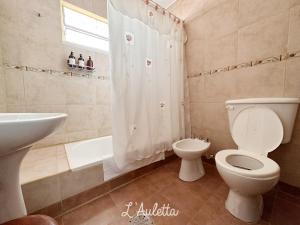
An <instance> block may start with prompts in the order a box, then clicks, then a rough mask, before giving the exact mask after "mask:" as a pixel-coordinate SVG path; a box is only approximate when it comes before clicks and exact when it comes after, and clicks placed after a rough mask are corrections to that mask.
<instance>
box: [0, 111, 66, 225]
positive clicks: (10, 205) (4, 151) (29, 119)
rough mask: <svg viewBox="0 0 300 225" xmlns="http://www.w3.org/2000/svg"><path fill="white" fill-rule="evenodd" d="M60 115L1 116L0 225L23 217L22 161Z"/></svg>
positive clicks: (53, 127)
mask: <svg viewBox="0 0 300 225" xmlns="http://www.w3.org/2000/svg"><path fill="white" fill-rule="evenodd" d="M66 117H67V115H66V114H63V113H0V205H1V210H0V224H1V223H4V222H6V221H8V220H11V219H15V218H18V217H22V216H24V215H26V214H27V213H26V208H25V204H24V200H23V195H22V191H21V187H20V184H19V168H20V164H21V161H22V159H23V158H24V156H25V155H26V153H27V152H28V151H29V149H30V147H31V146H32V144H33V143H35V142H37V141H39V140H41V139H43V138H44V137H46V136H48V135H49V134H51V133H52V132H53V131H54V130H55V129H56V128H57V127H58V126H59V125H60V124H61V123H62V122H63V121H64V120H65V119H66Z"/></svg>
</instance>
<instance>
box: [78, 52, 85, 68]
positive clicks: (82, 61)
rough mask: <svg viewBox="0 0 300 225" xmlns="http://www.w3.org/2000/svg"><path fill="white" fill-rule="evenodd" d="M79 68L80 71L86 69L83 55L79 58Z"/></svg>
mask: <svg viewBox="0 0 300 225" xmlns="http://www.w3.org/2000/svg"><path fill="white" fill-rule="evenodd" d="M78 67H79V68H80V69H83V68H84V59H83V57H82V54H80V55H79V58H78Z"/></svg>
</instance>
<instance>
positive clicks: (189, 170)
mask: <svg viewBox="0 0 300 225" xmlns="http://www.w3.org/2000/svg"><path fill="white" fill-rule="evenodd" d="M172 147H173V150H174V152H175V154H176V155H177V156H178V157H180V158H181V166H180V171H179V178H180V179H181V180H183V181H195V180H198V179H200V178H201V177H202V176H204V174H205V171H204V168H203V165H202V160H201V155H202V154H203V153H205V152H206V151H207V150H208V148H209V147H210V142H208V141H204V140H200V139H197V138H187V139H183V140H180V141H177V142H175V143H173V145H172Z"/></svg>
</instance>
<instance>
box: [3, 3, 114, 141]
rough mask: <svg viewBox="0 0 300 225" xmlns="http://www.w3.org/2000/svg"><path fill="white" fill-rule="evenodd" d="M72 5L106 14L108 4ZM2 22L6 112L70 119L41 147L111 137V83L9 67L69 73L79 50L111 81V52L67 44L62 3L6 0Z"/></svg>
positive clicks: (101, 14) (105, 80) (106, 80)
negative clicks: (68, 63)
mask: <svg viewBox="0 0 300 225" xmlns="http://www.w3.org/2000/svg"><path fill="white" fill-rule="evenodd" d="M69 2H71V3H72V4H74V5H77V6H79V7H82V8H84V9H86V10H89V11H92V12H94V13H96V14H98V15H100V16H104V17H105V16H106V1H105V0H101V1H100V0H69ZM38 13H40V17H39V16H38ZM0 24H1V28H0V29H1V35H0V53H1V54H0V55H1V57H0V63H1V64H0V65H2V66H0V67H2V68H0V110H1V111H2V112H65V113H67V114H68V115H69V117H68V119H67V121H66V123H65V124H64V126H62V127H61V128H60V129H59V130H58V131H56V132H55V133H54V134H53V135H51V136H50V137H48V138H46V139H44V140H42V141H41V142H40V143H39V146H48V145H54V144H58V143H66V142H72V141H76V140H81V139H88V138H94V137H98V136H105V135H109V134H110V133H111V124H110V82H109V80H108V79H93V78H86V77H70V76H63V75H62V76H59V75H55V74H50V73H45V72H40V71H28V70H26V69H25V70H20V69H14V68H7V65H19V66H29V67H32V68H42V69H46V70H56V71H67V72H68V71H69V70H68V68H67V66H66V59H67V58H68V56H69V54H70V52H71V51H72V50H73V51H74V52H75V55H76V57H78V56H79V53H82V54H83V56H84V57H85V58H87V57H88V56H91V57H92V59H93V61H94V64H95V67H96V72H95V73H94V74H93V76H95V77H98V76H100V77H108V67H109V65H108V55H107V54H106V53H103V52H100V51H95V50H88V49H84V48H79V47H75V46H72V45H70V44H66V43H63V42H62V33H61V32H62V31H61V15H60V1H59V0H47V1H38V0H33V1H26V0H18V1H15V0H13V1H1V3H0ZM5 65H6V66H5Z"/></svg>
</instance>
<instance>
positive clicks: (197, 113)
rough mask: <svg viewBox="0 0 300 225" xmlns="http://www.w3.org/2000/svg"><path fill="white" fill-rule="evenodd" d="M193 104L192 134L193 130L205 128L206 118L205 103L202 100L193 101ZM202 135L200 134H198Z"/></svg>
mask: <svg viewBox="0 0 300 225" xmlns="http://www.w3.org/2000/svg"><path fill="white" fill-rule="evenodd" d="M190 106H191V111H190V113H191V126H192V134H193V133H194V132H193V130H194V129H196V130H201V129H202V130H203V119H204V109H203V103H201V102H192V103H191V104H190ZM198 135H200V134H198Z"/></svg>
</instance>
